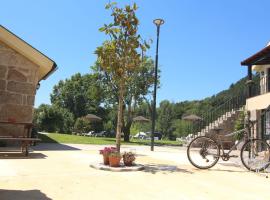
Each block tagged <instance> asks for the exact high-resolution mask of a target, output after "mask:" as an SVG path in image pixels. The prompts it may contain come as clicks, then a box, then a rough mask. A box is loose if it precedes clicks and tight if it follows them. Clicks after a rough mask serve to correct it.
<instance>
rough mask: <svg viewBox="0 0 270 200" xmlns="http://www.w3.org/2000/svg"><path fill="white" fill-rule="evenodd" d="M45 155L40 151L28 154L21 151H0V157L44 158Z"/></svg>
mask: <svg viewBox="0 0 270 200" xmlns="http://www.w3.org/2000/svg"><path fill="white" fill-rule="evenodd" d="M46 157H47V156H46V155H44V154H42V153H29V155H28V156H24V155H23V154H22V153H14V152H3V153H0V159H44V158H46Z"/></svg>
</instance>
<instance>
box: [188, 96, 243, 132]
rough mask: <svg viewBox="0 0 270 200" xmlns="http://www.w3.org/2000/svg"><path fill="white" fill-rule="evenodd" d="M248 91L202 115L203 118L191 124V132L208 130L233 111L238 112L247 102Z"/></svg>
mask: <svg viewBox="0 0 270 200" xmlns="http://www.w3.org/2000/svg"><path fill="white" fill-rule="evenodd" d="M246 99H247V93H246V91H244V92H242V93H239V94H238V95H236V96H234V97H231V98H229V99H227V100H226V101H225V102H224V103H222V104H220V105H219V106H217V107H215V108H213V109H211V110H209V111H208V112H206V113H205V114H203V115H202V116H201V118H202V120H200V121H198V122H195V123H193V124H191V125H190V128H189V134H197V133H198V132H202V131H203V132H208V131H209V130H210V129H213V128H215V127H216V126H218V122H219V121H220V122H221V121H222V120H225V119H227V117H228V116H229V115H231V114H232V112H236V111H238V110H239V109H241V108H242V107H243V106H244V105H245V104H246Z"/></svg>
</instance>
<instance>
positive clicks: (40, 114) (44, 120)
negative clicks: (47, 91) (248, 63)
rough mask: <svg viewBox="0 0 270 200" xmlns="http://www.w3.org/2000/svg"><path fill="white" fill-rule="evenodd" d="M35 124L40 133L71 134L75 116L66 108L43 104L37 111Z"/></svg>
mask: <svg viewBox="0 0 270 200" xmlns="http://www.w3.org/2000/svg"><path fill="white" fill-rule="evenodd" d="M34 123H35V124H36V126H37V128H38V130H39V131H47V132H59V133H71V132H72V129H73V125H74V116H73V114H72V113H70V112H69V111H68V110H67V109H65V108H60V107H58V106H56V105H53V106H50V105H46V104H41V105H40V106H39V107H38V108H37V109H35V113H34Z"/></svg>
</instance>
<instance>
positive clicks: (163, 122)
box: [157, 100, 175, 138]
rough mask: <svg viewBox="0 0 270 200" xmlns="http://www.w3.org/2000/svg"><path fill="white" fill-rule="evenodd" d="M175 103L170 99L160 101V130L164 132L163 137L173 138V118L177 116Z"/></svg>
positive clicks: (158, 111)
mask: <svg viewBox="0 0 270 200" xmlns="http://www.w3.org/2000/svg"><path fill="white" fill-rule="evenodd" d="M173 107H174V104H172V103H170V102H169V101H168V100H164V101H162V102H161V103H160V105H159V108H158V110H157V113H158V120H157V122H158V123H157V124H158V126H157V127H158V130H159V131H161V132H162V133H163V137H166V138H172V136H173V135H172V133H173V126H172V125H173V120H174V118H175V112H174V109H173Z"/></svg>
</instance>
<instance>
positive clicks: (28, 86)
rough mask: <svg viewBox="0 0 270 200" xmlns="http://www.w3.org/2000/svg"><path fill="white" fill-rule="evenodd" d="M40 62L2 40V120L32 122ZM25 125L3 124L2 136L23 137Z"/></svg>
mask: <svg viewBox="0 0 270 200" xmlns="http://www.w3.org/2000/svg"><path fill="white" fill-rule="evenodd" d="M38 68H39V66H37V65H36V64H34V63H33V62H31V61H30V60H28V59H27V58H26V57H24V56H23V55H21V54H19V53H17V52H16V51H14V50H13V49H11V48H9V47H8V46H7V45H6V44H4V43H3V42H1V41H0V121H8V120H16V122H32V118H33V106H34V101H35V92H36V85H37V83H38ZM22 134H23V131H22V127H21V126H17V127H15V126H14V125H3V124H0V136H7V135H12V136H20V135H22Z"/></svg>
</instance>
